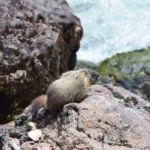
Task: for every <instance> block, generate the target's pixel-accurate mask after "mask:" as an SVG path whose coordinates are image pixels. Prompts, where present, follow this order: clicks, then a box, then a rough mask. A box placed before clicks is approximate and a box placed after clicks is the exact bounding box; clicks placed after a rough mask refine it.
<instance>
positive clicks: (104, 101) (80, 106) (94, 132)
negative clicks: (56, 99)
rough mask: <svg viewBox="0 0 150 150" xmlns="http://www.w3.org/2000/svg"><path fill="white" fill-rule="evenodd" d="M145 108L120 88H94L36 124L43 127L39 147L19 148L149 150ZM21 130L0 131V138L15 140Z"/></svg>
mask: <svg viewBox="0 0 150 150" xmlns="http://www.w3.org/2000/svg"><path fill="white" fill-rule="evenodd" d="M114 92H115V93H117V94H115V95H114ZM116 95H120V96H118V97H116ZM127 102H131V106H132V107H129V106H128V105H126V103H127ZM146 106H147V102H146V101H144V100H143V99H142V98H140V97H139V96H137V95H135V94H133V93H131V92H129V91H127V90H125V89H123V88H120V87H117V86H113V85H107V86H106V87H104V86H100V85H94V86H92V87H91V88H90V89H89V92H88V96H87V97H86V98H85V99H84V100H83V101H82V102H81V103H70V104H67V105H65V106H64V108H63V110H62V112H60V113H58V114H57V115H55V116H54V117H53V118H52V117H50V118H49V117H46V116H44V117H43V120H42V119H40V120H38V121H37V123H38V124H37V125H39V123H43V126H44V127H43V128H42V132H43V139H41V140H39V143H34V142H32V143H31V142H23V143H22V145H21V148H22V149H27V147H30V149H38V147H40V146H41V145H43V143H44V144H48V145H45V146H49V147H50V149H51V148H52V149H58V150H59V149H65V150H70V149H76V150H81V149H84V150H89V149H90V150H108V149H109V150H142V149H145V150H149V149H150V142H149V139H150V113H149V112H148V111H147V110H146V109H145V107H146ZM44 120H45V121H44ZM21 128H23V127H22V126H20V127H14V128H12V129H11V128H9V132H7V130H8V129H7V127H5V128H4V127H3V128H0V133H4V131H5V134H0V138H1V137H2V136H3V137H6V135H7V136H10V137H11V136H12V134H13V138H16V137H19V135H20V132H18V130H19V131H20V130H21ZM24 134H26V131H24V130H23V129H22V135H24ZM1 144H2V143H1V141H0V145H1ZM3 145H5V143H3Z"/></svg>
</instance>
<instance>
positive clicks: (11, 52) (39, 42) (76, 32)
mask: <svg viewBox="0 0 150 150" xmlns="http://www.w3.org/2000/svg"><path fill="white" fill-rule="evenodd" d="M36 4H37V3H36ZM82 32H83V31H82V27H81V24H80V20H79V19H78V18H77V17H76V16H74V15H73V14H72V12H71V9H70V7H69V6H68V4H67V2H66V1H65V0H57V1H56V0H49V1H43V3H41V4H40V5H39V7H36V6H35V5H34V6H33V5H31V3H27V1H26V0H11V1H10V0H5V1H2V2H1V3H0V102H1V104H2V105H0V122H1V121H2V120H3V121H4V120H5V119H6V118H4V116H7V114H10V113H16V112H18V111H19V110H17V108H19V107H20V106H25V105H27V103H28V101H29V100H31V99H32V98H35V97H36V96H37V95H39V94H42V93H45V91H46V89H47V86H48V84H49V83H51V82H52V81H53V80H54V79H56V78H57V77H59V76H60V74H61V73H62V72H64V71H67V70H70V69H73V68H74V66H75V62H76V51H77V50H78V49H79V44H80V40H81V38H82ZM18 105H19V106H18ZM14 110H15V111H14Z"/></svg>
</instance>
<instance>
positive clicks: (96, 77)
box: [80, 68, 99, 84]
mask: <svg viewBox="0 0 150 150" xmlns="http://www.w3.org/2000/svg"><path fill="white" fill-rule="evenodd" d="M80 72H81V74H82V75H83V76H86V77H87V78H89V79H90V83H91V84H95V83H96V82H97V81H98V80H99V74H98V72H96V71H94V70H91V69H88V68H83V69H80Z"/></svg>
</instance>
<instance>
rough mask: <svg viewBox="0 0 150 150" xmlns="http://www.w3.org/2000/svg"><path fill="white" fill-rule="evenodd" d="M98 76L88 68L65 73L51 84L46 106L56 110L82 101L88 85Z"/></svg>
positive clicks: (50, 109) (52, 110)
mask: <svg viewBox="0 0 150 150" xmlns="http://www.w3.org/2000/svg"><path fill="white" fill-rule="evenodd" d="M98 77H99V75H98V73H97V72H96V71H93V70H90V69H87V68H84V69H79V70H74V71H68V72H66V73H63V74H62V76H61V77H60V79H58V80H56V81H54V82H53V83H52V84H50V85H49V87H48V90H47V96H48V100H47V102H46V103H45V107H46V108H47V109H48V110H49V111H50V112H55V111H58V110H60V109H61V108H62V107H63V106H64V105H65V104H67V103H71V102H80V101H81V100H82V99H83V98H84V97H85V96H86V95H87V91H88V87H89V86H90V85H92V84H94V83H95V82H96V81H97V80H98Z"/></svg>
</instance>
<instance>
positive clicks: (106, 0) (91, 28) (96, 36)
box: [67, 0, 150, 62]
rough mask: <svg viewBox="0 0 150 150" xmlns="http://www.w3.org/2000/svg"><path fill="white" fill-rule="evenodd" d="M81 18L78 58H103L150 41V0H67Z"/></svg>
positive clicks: (97, 60) (138, 47)
mask: <svg viewBox="0 0 150 150" xmlns="http://www.w3.org/2000/svg"><path fill="white" fill-rule="evenodd" d="M67 1H68V3H69V5H70V6H71V7H72V9H73V11H74V13H75V14H76V15H77V16H78V17H79V18H80V19H81V23H82V26H83V28H84V37H83V39H82V42H81V48H80V50H79V52H78V59H82V60H89V61H93V62H99V61H101V60H103V59H105V58H106V57H110V56H112V55H113V54H115V53H117V52H123V51H129V50H135V49H140V48H145V47H147V46H149V45H150V0H67Z"/></svg>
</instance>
